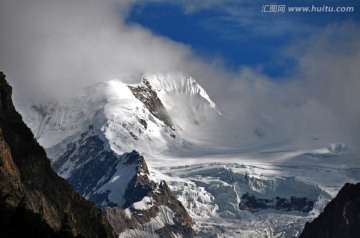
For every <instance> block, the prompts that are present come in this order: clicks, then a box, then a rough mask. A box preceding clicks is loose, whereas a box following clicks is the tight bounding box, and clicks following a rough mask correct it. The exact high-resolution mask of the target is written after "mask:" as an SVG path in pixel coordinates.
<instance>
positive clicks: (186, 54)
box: [0, 0, 360, 136]
mask: <svg viewBox="0 0 360 238" xmlns="http://www.w3.org/2000/svg"><path fill="white" fill-rule="evenodd" d="M254 2H256V3H254ZM291 2H292V4H293V5H295V6H302V4H304V3H307V4H309V3H312V2H311V1H305V0H304V1H296V2H294V1H291ZM342 2H346V5H350V6H355V7H356V6H359V1H358V0H356V1H350V0H348V1H342ZM259 3H260V4H259ZM285 3H286V2H284V1H283V0H281V1H280V0H279V4H285ZM319 3H327V4H329V5H331V4H335V3H336V4H339V2H336V1H335V2H334V1H331V2H330V1H328V2H327V1H319ZM263 4H267V2H266V1H261V2H257V1H253V0H252V1H230V0H228V1H226V0H224V1H211V0H208V1H186V0H182V1H165V0H164V1H161V0H158V1H141V0H138V1H136V0H133V1H131V0H123V1H116V0H113V1H95V0H83V1H79V0H78V1H70V0H69V1H68V0H62V1H60V0H58V1H55V0H0V32H1V37H0V52H1V54H0V70H2V71H4V72H5V74H6V75H7V78H8V81H9V82H10V83H11V84H12V86H13V88H14V96H15V100H16V102H17V103H19V104H20V102H21V101H22V100H28V99H30V98H36V99H38V100H43V99H46V98H48V97H51V96H54V97H69V96H70V95H73V94H76V91H77V90H78V89H79V88H82V87H85V86H88V85H91V84H93V83H95V82H98V81H106V80H109V79H112V78H120V79H122V80H124V81H127V82H138V81H139V80H140V79H141V75H143V74H144V73H146V72H164V73H165V72H173V71H178V72H183V73H187V74H191V75H192V76H194V77H195V79H196V80H197V81H198V82H199V83H200V84H201V85H202V86H203V87H204V88H205V89H206V90H207V91H208V94H209V95H210V97H211V98H212V99H213V100H214V101H215V102H216V103H217V105H218V106H219V108H220V110H223V111H225V112H226V113H227V114H228V115H229V117H230V118H232V120H234V121H235V122H238V123H240V122H241V124H242V125H244V126H243V128H246V129H249V128H254V127H260V128H261V130H264V131H266V132H267V134H272V135H273V136H277V135H278V136H292V135H296V134H299V133H302V134H306V133H313V134H316V133H326V132H332V133H341V134H354V135H358V134H360V123H359V122H360V106H359V102H360V93H359V91H360V78H359V75H360V24H359V16H360V7H358V8H355V12H354V13H351V14H350V13H342V14H331V13H321V14H320V13H319V14H317V13H313V14H308V13H307V14H305V13H304V14H296V13H285V14H283V15H279V14H280V13H262V12H261V7H262V5H263ZM171 13H173V14H171ZM161 22H162V24H160V23H161ZM200 33H201V34H200ZM239 128H240V127H239ZM249 130H250V129H249ZM239 133H240V131H239Z"/></svg>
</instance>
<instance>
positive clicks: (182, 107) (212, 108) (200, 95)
mask: <svg viewBox="0 0 360 238" xmlns="http://www.w3.org/2000/svg"><path fill="white" fill-rule="evenodd" d="M144 82H148V83H149V84H150V85H151V86H152V88H153V89H154V90H155V91H156V92H157V94H158V96H159V98H160V99H161V101H162V102H163V104H164V106H165V108H166V109H167V111H168V113H169V114H170V116H171V118H172V120H173V122H174V124H175V126H176V127H177V128H178V129H180V131H182V132H183V135H185V136H187V137H189V136H190V137H193V136H195V135H196V134H198V133H199V132H200V131H203V128H202V127H203V126H205V125H206V124H207V123H209V122H210V121H212V120H215V119H217V118H218V117H219V115H220V113H219V112H218V111H217V109H216V105H215V103H214V102H213V101H212V100H211V99H210V97H209V95H208V94H207V93H206V91H205V90H204V89H203V88H202V87H201V86H200V85H199V84H198V83H197V82H196V81H195V79H194V78H192V77H191V76H184V75H182V74H180V73H169V74H145V75H144V76H143V80H142V83H144ZM194 131H196V133H194Z"/></svg>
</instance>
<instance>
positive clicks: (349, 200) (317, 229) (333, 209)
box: [300, 183, 360, 238]
mask: <svg viewBox="0 0 360 238" xmlns="http://www.w3.org/2000/svg"><path fill="white" fill-rule="evenodd" d="M308 237H309V238H310V237H311V238H338V237H342V238H356V237H360V183H358V184H356V185H355V184H350V183H347V184H345V186H344V187H343V188H342V189H341V190H340V192H339V193H338V195H337V196H336V197H335V198H334V199H333V200H332V201H331V202H330V203H329V204H328V205H327V206H326V207H325V209H324V212H322V213H321V214H320V215H319V217H317V218H315V219H314V221H312V222H311V223H306V224H305V228H304V230H303V232H302V233H301V235H300V238H308Z"/></svg>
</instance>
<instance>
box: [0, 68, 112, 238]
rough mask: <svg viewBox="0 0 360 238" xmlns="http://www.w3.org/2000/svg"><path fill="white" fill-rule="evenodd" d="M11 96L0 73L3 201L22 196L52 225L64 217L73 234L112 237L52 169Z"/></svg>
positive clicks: (86, 203) (98, 216)
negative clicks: (4, 197) (5, 198)
mask: <svg viewBox="0 0 360 238" xmlns="http://www.w3.org/2000/svg"><path fill="white" fill-rule="evenodd" d="M11 96H12V88H11V87H10V86H9V84H8V83H7V82H6V80H5V75H4V74H3V73H1V72H0V191H1V195H3V196H5V195H6V196H7V200H6V202H7V203H8V204H10V205H13V206H15V205H17V204H19V202H20V201H21V200H22V199H23V201H24V202H25V203H26V204H27V208H28V209H30V210H31V211H33V212H36V213H39V214H40V215H41V216H42V217H43V218H44V219H45V220H46V221H47V222H48V224H49V225H50V226H52V227H53V228H59V227H60V226H61V221H62V220H63V219H64V218H65V217H66V218H67V219H68V223H69V226H70V230H71V232H72V233H73V234H74V235H79V234H81V235H82V236H85V237H116V235H115V233H114V231H113V230H112V228H111V226H110V224H109V223H108V222H107V220H106V218H105V216H104V215H103V214H102V212H101V210H100V209H98V208H96V207H95V206H94V205H93V204H92V203H91V202H89V201H86V200H85V199H83V198H82V197H81V196H80V195H78V194H77V193H76V192H75V191H74V190H73V189H72V188H71V186H70V185H69V184H68V183H67V182H66V181H65V180H64V179H62V178H60V177H59V176H58V175H57V174H56V173H55V172H54V171H53V170H52V168H51V166H50V162H49V160H48V159H47V157H46V153H45V151H44V149H43V148H42V147H41V146H40V145H39V144H38V143H37V141H36V140H35V139H34V136H33V134H32V132H31V131H30V129H29V128H28V127H27V126H26V125H25V124H24V122H23V121H22V118H21V116H20V114H19V113H18V112H17V111H16V110H15V108H14V105H13V103H12V99H11Z"/></svg>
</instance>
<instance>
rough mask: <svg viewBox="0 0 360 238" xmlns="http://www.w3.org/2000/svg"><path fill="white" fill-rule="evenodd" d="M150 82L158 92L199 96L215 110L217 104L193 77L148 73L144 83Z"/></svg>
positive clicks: (178, 74) (179, 74)
mask: <svg viewBox="0 0 360 238" xmlns="http://www.w3.org/2000/svg"><path fill="white" fill-rule="evenodd" d="M146 81H147V82H149V84H150V85H151V86H152V88H153V89H154V90H155V91H156V92H160V94H161V93H163V92H165V93H168V94H183V95H186V94H187V95H190V96H195V95H199V96H201V97H202V98H203V99H205V100H206V101H207V102H208V103H209V104H210V107H212V108H215V107H216V105H215V103H214V102H213V101H212V100H211V99H210V97H209V95H208V94H207V93H206V91H205V89H204V88H203V87H201V86H200V85H199V84H198V83H197V82H196V81H195V79H194V78H193V77H191V76H185V75H183V74H181V73H167V74H155V73H152V74H151V73H147V74H145V75H144V76H143V79H142V83H144V82H146Z"/></svg>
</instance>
